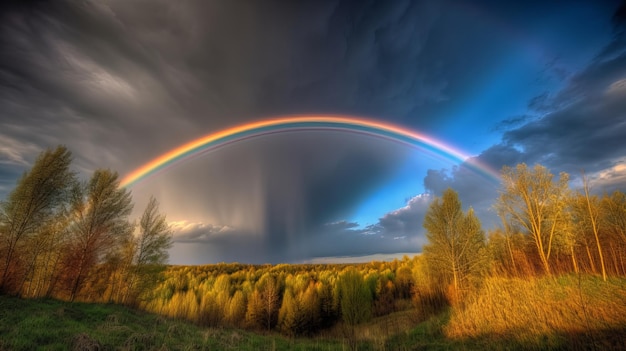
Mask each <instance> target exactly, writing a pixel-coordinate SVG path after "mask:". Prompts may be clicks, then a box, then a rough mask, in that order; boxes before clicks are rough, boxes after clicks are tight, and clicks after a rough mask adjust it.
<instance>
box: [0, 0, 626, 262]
mask: <svg viewBox="0 0 626 351" xmlns="http://www.w3.org/2000/svg"><path fill="white" fill-rule="evenodd" d="M11 3H12V4H13V5H10V6H9V5H0V6H3V7H2V11H0V43H1V45H2V47H1V49H2V50H0V116H3V117H2V119H1V120H0V145H2V147H1V148H0V179H1V180H0V195H2V192H3V191H4V192H6V191H8V190H7V189H9V187H10V184H14V181H15V179H17V178H18V177H19V174H20V173H21V172H22V171H23V170H24V169H25V168H26V167H28V165H29V164H30V163H31V162H32V161H33V160H34V158H35V154H36V151H35V150H42V149H45V148H46V147H53V146H56V145H57V144H65V145H67V146H68V147H69V148H70V150H72V151H73V152H74V156H75V162H74V165H75V166H76V168H77V169H78V170H79V172H80V173H81V176H82V177H83V178H85V177H88V176H89V175H90V174H91V172H92V171H93V170H94V169H96V168H99V167H104V168H111V169H114V170H117V171H119V172H120V174H126V173H128V172H130V171H131V170H133V169H135V168H136V167H138V166H139V165H141V164H144V163H145V162H147V161H149V160H151V159H153V158H154V157H157V156H158V155H161V154H163V153H165V152H167V151H168V150H171V149H173V148H174V147H177V146H179V145H181V144H183V143H185V142H187V141H189V140H192V139H194V138H197V137H200V136H203V135H206V134H209V133H212V132H215V131H219V130H222V129H223V128H225V127H229V126H233V125H237V124H240V123H243V122H247V121H251V120H258V119H262V118H266V117H268V116H274V115H283V114H291V113H298V114H304V113H335V114H337V113H343V114H355V115H365V116H371V117H374V118H381V119H385V120H388V121H390V122H396V123H399V124H402V125H404V126H407V127H413V128H417V129H419V130H421V131H424V132H425V133H426V134H431V133H432V132H433V131H434V130H438V128H439V126H442V125H449V124H451V123H450V122H451V119H452V118H454V116H455V113H451V112H450V111H454V110H455V109H456V108H457V107H458V106H460V105H457V104H461V103H462V102H459V100H462V99H463V97H464V96H466V95H467V94H466V93H467V92H468V91H472V92H474V91H476V90H479V89H480V88H478V89H477V87H480V86H481V85H480V84H483V83H481V82H483V80H484V79H485V77H484V76H483V75H485V72H491V70H492V69H493V68H492V67H491V66H493V62H494V61H505V56H506V55H505V54H500V53H502V52H509V51H508V48H509V46H506V45H509V41H508V39H509V38H507V37H506V36H503V37H499V38H497V40H479V39H478V38H481V36H482V35H483V31H484V29H485V28H486V27H485V26H484V24H480V23H477V21H476V17H472V16H466V15H464V14H465V13H466V11H465V10H467V8H466V7H465V6H464V5H459V4H455V3H453V4H446V3H444V4H442V3H441V2H439V1H419V2H417V1H408V0H406V1H357V2H354V1H343V0H334V1H324V2H319V1H313V2H284V1H272V0H268V1H263V2H256V1H247V2H246V1H186V2H173V1H168V0H157V1H137V2H128V1H123V0H113V1H107V2H97V1H60V2H24V3H21V2H11ZM448 5H449V6H448ZM146 8H149V11H146ZM501 10H502V9H498V10H497V11H501ZM526 11H528V10H526ZM507 18H508V17H507ZM490 34H491V33H490ZM497 34H499V33H497ZM616 38H617V37H616ZM619 43H621V42H619V41H618V40H617V39H616V40H615V41H614V43H613V44H611V45H610V46H607V48H606V50H604V51H603V52H602V53H601V54H599V55H598V57H597V58H596V60H595V61H594V62H593V63H592V64H591V65H590V66H589V67H588V68H587V69H586V70H584V71H583V72H578V73H575V72H574V73H571V74H568V75H567V77H565V76H563V77H561V79H568V82H569V85H568V87H567V88H565V89H563V90H561V91H557V92H553V91H548V92H546V93H545V94H544V95H541V96H540V97H538V98H536V99H535V100H534V101H531V102H530V105H531V110H532V111H530V112H529V113H531V114H532V117H533V119H529V118H528V117H527V116H526V114H518V115H516V116H524V118H517V117H512V118H508V119H507V120H506V121H503V122H502V123H500V125H499V126H497V127H496V128H494V129H493V130H495V131H497V132H498V133H504V136H503V138H502V140H501V142H500V143H498V144H497V145H493V146H491V147H490V148H488V149H486V150H485V151H484V152H483V153H482V154H481V155H479V156H478V157H479V158H480V160H481V161H483V162H485V163H486V164H489V165H491V166H493V167H495V168H496V169H497V168H500V167H501V166H502V165H504V164H508V165H511V164H514V163H517V162H529V163H534V162H543V163H546V164H547V165H548V166H550V167H553V168H555V169H556V168H559V167H564V169H567V170H574V169H576V167H584V168H585V169H586V170H587V171H588V172H590V173H592V172H602V171H604V172H606V173H603V175H602V177H604V178H602V179H607V180H606V182H608V183H610V184H612V185H611V186H615V187H619V184H620V181H621V180H620V179H621V177H620V172H621V168H620V167H619V165H620V163H619V162H618V156H620V155H623V154H624V150H623V144H624V143H620V144H616V143H617V142H618V141H619V137H620V136H623V135H625V134H624V130H623V126H624V125H623V123H621V124H620V123H619V121H623V120H624V118H623V114H622V113H621V112H620V111H624V103H623V101H626V99H624V96H623V89H622V83H623V79H625V78H626V75H625V74H624V70H623V67H624V53H623V47H621V46H620V44H619ZM503 48H506V49H507V50H503ZM551 65H553V66H550V69H552V68H554V67H555V66H554V62H552V63H551ZM557 68H558V67H557ZM559 69H560V68H559ZM487 75H488V74H487ZM479 83H480V84H479ZM477 84H478V85H477ZM461 105H462V104H461ZM535 114H537V115H538V117H536V116H535ZM539 117H541V118H539ZM620 118H621V120H620ZM475 122H476V121H475V120H472V121H469V122H468V121H455V122H454V123H455V125H457V123H458V125H461V126H464V125H466V124H464V123H467V125H469V124H475ZM481 123H482V122H481ZM459 128H461V127H459ZM408 157H410V152H408V151H407V150H406V149H404V148H402V147H399V146H398V145H395V144H391V143H388V142H386V141H381V140H372V139H371V138H367V137H364V136H354V135H346V134H342V133H330V132H329V133H326V132H324V133H315V132H305V133H299V132H298V133H288V134H283V135H278V136H272V137H271V138H258V139H254V140H249V141H246V142H242V143H239V144H236V145H230V146H228V147H225V148H222V149H220V150H219V151H218V152H213V153H209V154H206V155H202V157H197V158H195V159H194V160H193V162H191V161H189V162H183V163H182V164H180V165H178V166H177V167H174V168H173V169H169V170H167V171H164V172H162V173H160V174H159V175H158V176H157V177H153V178H151V179H147V180H145V181H143V182H141V183H140V184H137V185H136V186H135V187H134V188H133V189H132V191H133V195H134V199H135V201H136V203H137V206H135V207H136V209H137V210H139V209H141V208H143V207H142V204H144V203H145V202H146V201H147V199H148V198H149V196H150V195H155V196H156V197H157V198H158V199H159V200H160V203H161V207H162V211H163V212H164V213H167V215H168V218H169V219H171V220H172V221H175V222H177V224H176V225H177V227H176V230H177V236H176V246H175V248H174V249H173V255H172V257H173V258H177V259H180V260H181V262H184V260H187V259H190V258H188V257H186V256H187V255H185V254H184V253H183V251H182V249H181V248H182V247H186V248H187V249H189V250H196V251H194V252H195V254H194V255H196V257H197V258H198V259H197V260H198V262H208V261H214V260H217V259H224V260H228V254H227V253H228V252H232V255H233V256H232V259H233V260H240V261H246V262H264V261H265V260H270V261H281V260H295V259H297V258H298V257H299V256H298V255H302V256H301V257H315V256H320V255H321V256H327V255H329V254H330V253H336V254H337V255H344V254H347V253H350V254H368V253H372V252H373V250H378V249H380V250H381V251H385V252H405V251H407V249H406V248H407V247H408V248H411V250H413V249H414V248H415V250H419V248H420V247H421V243H422V240H423V236H422V235H421V234H420V233H422V229H421V222H420V220H421V217H423V216H421V214H422V213H423V211H425V208H426V198H413V199H411V200H410V201H409V202H408V203H407V206H406V207H405V208H403V209H399V210H397V211H394V212H392V213H389V214H386V215H383V216H382V217H381V219H380V221H379V223H378V224H377V225H375V226H371V227H367V228H361V227H359V226H357V225H356V224H354V223H349V222H343V223H342V222H336V221H337V220H338V219H341V218H349V216H350V214H351V213H352V212H353V211H354V209H355V207H356V206H357V205H358V204H359V203H360V202H361V201H363V200H364V199H365V197H367V196H368V194H369V193H371V192H372V191H373V190H375V189H377V188H378V187H380V186H381V185H382V184H385V182H386V181H388V180H389V179H390V178H392V176H393V175H394V174H395V173H396V172H397V170H398V168H400V167H401V166H402V164H403V163H404V162H405V161H406V160H407V158H408ZM608 170H611V171H610V172H609V171H608ZM599 177H600V176H599ZM609 179H610V180H609ZM608 183H607V184H608ZM424 186H425V188H426V189H427V190H428V191H429V192H430V193H431V194H433V195H437V194H440V192H441V191H442V189H445V188H446V187H448V186H451V187H453V188H454V189H456V190H457V191H458V192H459V194H460V196H461V199H462V201H463V203H464V204H465V205H472V206H474V207H475V209H477V212H478V208H484V209H485V211H487V207H488V206H487V205H486V203H487V202H488V201H487V200H485V199H488V197H489V196H493V194H494V192H495V190H494V189H495V188H494V187H493V186H491V185H488V184H486V183H484V182H483V181H481V180H480V179H477V178H476V177H475V176H474V175H472V174H469V173H467V172H466V171H465V170H464V168H463V167H459V168H456V169H452V170H448V171H440V170H438V171H432V172H430V173H428V174H427V175H426V179H425V180H424ZM411 191H412V190H411ZM420 191H421V190H420ZM413 193H414V192H413ZM333 222H335V224H334V225H330V226H329V225H326V224H327V223H333ZM342 226H343V227H342ZM225 228H226V229H225ZM338 238H340V239H341V240H338ZM394 238H397V239H395V240H394ZM191 248H193V249H191ZM229 248H237V249H236V250H231V249H229ZM177 250H178V251H177ZM203 250H204V251H203ZM190 256H191V255H190Z"/></svg>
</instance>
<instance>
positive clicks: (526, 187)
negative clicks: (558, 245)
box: [495, 163, 569, 274]
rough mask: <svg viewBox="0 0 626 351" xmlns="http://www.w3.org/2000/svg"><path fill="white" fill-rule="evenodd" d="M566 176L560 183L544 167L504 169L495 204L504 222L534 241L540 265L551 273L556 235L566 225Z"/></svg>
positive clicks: (561, 178)
mask: <svg viewBox="0 0 626 351" xmlns="http://www.w3.org/2000/svg"><path fill="white" fill-rule="evenodd" d="M568 180H569V176H568V175H567V173H561V174H560V175H559V179H558V181H556V182H555V181H554V180H553V175H552V173H550V172H549V171H548V169H547V168H546V167H544V166H541V165H535V166H534V167H533V169H529V168H528V166H526V164H524V163H520V164H518V165H517V166H516V167H515V168H511V167H506V166H505V167H504V168H503V169H502V189H501V190H500V197H499V198H498V200H497V203H496V205H495V206H496V209H497V211H498V213H499V214H500V215H501V216H503V221H504V222H506V223H509V225H512V226H519V227H520V228H522V229H523V230H524V231H526V233H528V234H530V235H531V236H532V238H533V241H534V243H535V246H536V247H537V253H538V254H539V259H540V260H541V264H542V266H543V268H544V270H545V272H546V273H547V274H551V269H550V255H551V254H552V251H553V250H552V249H553V243H554V239H555V235H557V233H558V232H559V230H560V229H559V226H560V225H562V224H563V211H564V207H565V202H566V198H567V194H568V184H567V183H568Z"/></svg>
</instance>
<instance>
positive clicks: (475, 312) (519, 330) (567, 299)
mask: <svg viewBox="0 0 626 351" xmlns="http://www.w3.org/2000/svg"><path fill="white" fill-rule="evenodd" d="M625 327H626V279H623V278H615V279H610V280H609V281H607V282H604V281H602V280H601V279H600V278H598V277H594V276H582V277H581V276H576V275H568V276H562V277H555V278H551V277H543V278H531V279H514V278H489V279H487V280H485V282H484V285H483V287H482V289H481V290H480V291H479V292H477V293H476V294H475V295H474V296H472V297H470V298H469V299H468V300H467V301H466V303H465V304H464V305H463V306H459V307H457V308H454V309H453V312H452V315H451V318H450V321H449V323H448V325H446V326H445V328H444V333H445V335H446V336H448V337H451V338H455V339H459V338H478V337H484V336H501V337H505V338H515V339H518V340H521V341H533V340H536V339H537V338H538V337H545V336H546V335H548V336H549V335H555V334H559V335H569V334H571V335H584V334H586V333H594V332H601V331H605V330H612V329H615V330H623V329H624V328H625Z"/></svg>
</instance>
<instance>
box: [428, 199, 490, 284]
mask: <svg viewBox="0 0 626 351" xmlns="http://www.w3.org/2000/svg"><path fill="white" fill-rule="evenodd" d="M424 228H426V238H427V239H428V244H427V245H425V246H424V258H425V259H426V261H427V262H428V266H429V267H430V268H431V269H432V270H433V273H434V274H435V275H438V276H441V277H444V278H445V279H448V280H452V284H453V286H454V288H455V291H459V289H460V288H461V287H462V286H463V285H464V284H465V282H466V281H467V279H468V278H469V277H470V275H471V274H473V273H477V272H478V271H479V270H480V268H481V266H482V265H481V263H483V262H484V261H485V259H484V255H485V234H484V232H483V230H482V229H481V225H480V221H479V220H478V218H477V217H476V215H475V214H474V211H473V210H472V209H471V208H470V210H469V211H468V213H467V214H464V213H463V210H462V207H461V201H460V200H459V196H458V194H457V193H456V192H455V191H454V190H452V189H450V188H448V189H447V190H446V191H444V193H443V196H442V197H441V198H435V200H434V201H433V202H432V203H431V204H430V207H429V209H428V212H427V213H426V217H425V218H424Z"/></svg>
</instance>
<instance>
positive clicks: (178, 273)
mask: <svg viewBox="0 0 626 351" xmlns="http://www.w3.org/2000/svg"><path fill="white" fill-rule="evenodd" d="M422 261H423V260H422V259H421V258H420V257H414V258H413V259H409V258H408V257H405V258H404V259H403V260H401V261H399V260H395V261H393V262H371V263H367V264H358V265H345V264H342V265H332V264H329V265H325V264H318V265H287V264H281V265H276V266H270V265H264V266H255V265H241V264H217V265H208V266H173V267H169V268H168V269H167V271H166V279H165V281H163V282H162V283H161V284H160V285H159V286H158V287H157V288H156V289H154V290H153V294H152V295H151V296H150V297H149V298H147V299H146V300H145V303H144V304H142V307H143V308H145V309H147V310H148V311H151V312H155V313H159V314H163V315H167V316H170V317H174V318H183V319H187V320H191V321H195V322H198V323H200V324H203V325H207V326H227V327H236V328H249V329H256V330H265V331H267V330H278V331H281V332H283V333H284V334H286V335H310V334H312V333H315V332H317V331H319V330H321V329H326V328H329V327H332V326H333V325H335V324H336V323H337V322H338V321H343V323H344V325H346V326H348V327H354V326H355V325H357V324H359V323H361V322H366V321H368V320H370V319H371V318H373V317H377V316H382V315H386V314H389V313H392V312H395V311H401V310H406V309H407V308H411V306H412V301H411V297H412V296H414V290H415V288H416V284H415V283H414V282H415V277H416V276H420V274H421V272H422V271H423V270H422V269H421V265H422ZM425 281H426V277H423V279H420V282H425Z"/></svg>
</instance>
